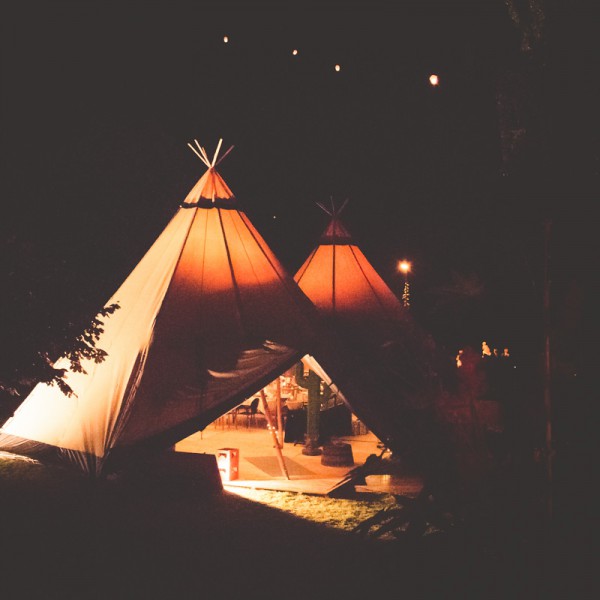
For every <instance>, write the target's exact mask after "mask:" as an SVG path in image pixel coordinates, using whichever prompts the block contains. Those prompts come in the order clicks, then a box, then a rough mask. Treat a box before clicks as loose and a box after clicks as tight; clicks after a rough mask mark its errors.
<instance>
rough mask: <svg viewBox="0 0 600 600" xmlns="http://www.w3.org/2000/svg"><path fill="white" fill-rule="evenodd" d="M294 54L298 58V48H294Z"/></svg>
mask: <svg viewBox="0 0 600 600" xmlns="http://www.w3.org/2000/svg"><path fill="white" fill-rule="evenodd" d="M292 54H293V55H294V56H298V50H296V48H294V49H293V50H292Z"/></svg>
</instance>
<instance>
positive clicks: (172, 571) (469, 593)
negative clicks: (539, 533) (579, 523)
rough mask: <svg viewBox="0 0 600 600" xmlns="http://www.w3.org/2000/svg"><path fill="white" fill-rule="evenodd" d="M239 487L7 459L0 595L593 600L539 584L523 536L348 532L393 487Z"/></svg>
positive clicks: (49, 598) (2, 484) (538, 564)
mask: <svg viewBox="0 0 600 600" xmlns="http://www.w3.org/2000/svg"><path fill="white" fill-rule="evenodd" d="M244 494H245V495H244V497H242V496H239V495H236V494H233V493H228V492H223V493H222V494H206V493H198V492H197V491H195V490H194V489H193V488H192V487H190V486H186V485H184V484H182V485H175V484H174V483H173V481H172V480H171V481H169V482H166V483H165V481H161V480H155V481H151V480H148V481H141V482H137V484H136V485H125V484H122V483H121V484H114V483H112V484H111V483H107V484H105V485H97V486H94V485H91V484H90V482H89V481H88V480H86V479H83V478H81V477H78V476H75V475H74V474H73V473H72V472H71V471H68V470H66V469H61V468H58V467H54V466H48V465H41V464H38V463H35V462H32V461H27V460H16V459H14V460H9V459H7V458H6V457H4V458H2V457H0V536H1V539H2V546H1V547H2V550H1V551H0V552H1V554H0V594H1V595H2V597H6V598H15V599H19V600H20V599H27V600H29V599H37V598H40V599H42V598H43V599H44V600H54V599H57V600H67V599H71V598H72V599H74V600H75V599H76V600H87V599H88V598H89V599H93V600H100V599H102V600H104V599H106V600H119V599H121V598H122V599H124V600H136V599H138V598H140V599H141V598H143V599H146V598H148V599H151V598H165V599H167V598H168V599H170V598H176V597H177V598H200V597H208V598H211V600H215V599H216V600H218V599H227V600H228V599H231V600H237V599H241V598H246V597H250V598H254V597H260V598H262V599H271V598H273V599H280V598H285V599H286V600H294V599H298V600H299V599H302V600H305V599H307V598H310V599H311V600H320V599H322V598H323V599H325V598H328V599H329V598H341V597H343V598H344V600H352V599H354V598H356V599H358V598H360V599H364V598H366V597H368V598H375V597H381V596H384V595H385V596H386V597H389V596H392V597H399V596H401V595H402V596H405V595H414V596H416V597H418V598H425V599H428V598H436V599H437V598H440V599H443V598H449V597H461V598H469V599H470V598H473V599H474V600H476V599H479V598H486V600H487V599H490V600H491V599H498V600H504V599H509V598H520V597H544V598H559V597H578V598H586V596H581V595H579V596H573V595H572V594H571V595H569V593H570V592H572V591H573V587H572V586H573V585H574V583H578V584H579V585H581V582H580V581H579V580H578V581H577V582H573V581H569V582H568V584H569V586H571V587H569V588H567V589H565V588H561V587H559V586H557V587H550V586H548V585H547V584H546V585H544V582H545V581H546V580H547V575H546V574H545V573H544V568H545V566H546V563H544V561H543V560H541V559H540V560H539V561H538V560H537V557H536V556H534V557H533V560H532V559H531V557H527V556H525V554H524V553H523V547H522V545H521V546H519V545H518V544H512V540H514V539H516V538H515V536H512V537H510V540H511V544H509V545H506V546H505V547H492V546H485V545H483V546H482V545H477V546H470V545H469V540H468V539H466V538H464V537H463V538H460V537H457V538H452V537H444V536H425V538H424V539H423V540H422V541H421V543H418V544H412V545H410V544H406V543H395V542H390V541H378V540H372V539H361V538H360V537H359V536H357V535H356V534H354V533H352V530H353V529H354V527H355V526H356V525H357V524H359V523H360V522H362V521H363V520H365V519H367V518H369V517H370V516H372V515H373V514H375V513H376V512H378V511H379V510H381V509H382V508H385V507H387V506H390V505H391V503H393V501H394V498H393V497H391V496H388V495H385V494H377V495H373V496H368V497H363V496H359V497H357V498H352V499H342V498H340V499H337V498H336V499H333V498H322V497H316V496H309V495H302V494H291V493H284V492H267V491H258V490H247V491H246V492H245V493H244ZM507 523H508V525H509V526H510V523H509V522H507ZM507 533H509V532H507ZM505 537H506V539H509V536H508V535H507V536H505ZM555 571H556V572H557V573H558V572H559V570H558V569H556V570H555ZM548 581H549V580H548ZM542 591H543V595H541V594H542Z"/></svg>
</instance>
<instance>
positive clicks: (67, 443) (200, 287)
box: [0, 141, 316, 474]
mask: <svg viewBox="0 0 600 600" xmlns="http://www.w3.org/2000/svg"><path fill="white" fill-rule="evenodd" d="M195 143H196V148H194V146H191V144H190V146H191V148H192V149H193V150H194V151H195V152H196V154H197V155H198V156H199V158H200V159H201V160H202V161H203V162H204V163H205V164H206V166H207V168H208V170H207V171H206V172H205V173H204V175H203V176H202V177H201V178H200V180H199V181H198V182H197V183H196V185H195V186H194V187H193V188H192V190H191V191H190V193H189V194H188V196H187V197H186V198H185V200H184V201H183V203H182V204H181V205H180V207H179V209H178V210H177V211H176V213H175V215H174V216H173V218H172V219H171V221H170V222H169V223H168V225H167V226H166V228H165V229H164V230H163V232H162V233H161V234H160V235H159V236H158V238H157V239H156V241H155V242H154V244H153V245H152V247H151V248H150V249H149V250H148V252H147V253H146V254H145V256H144V257H143V258H142V259H141V261H140V262H139V264H138V265H137V266H136V267H135V268H134V270H133V271H132V272H131V274H130V275H129V276H128V277H127V279H126V280H125V282H124V283H123V284H122V286H121V287H120V288H119V289H118V290H117V292H116V293H115V294H114V296H113V297H112V298H110V300H109V301H108V303H107V306H108V305H110V304H114V303H116V304H117V305H118V306H119V309H118V310H117V311H116V312H115V313H114V314H112V315H111V316H110V317H108V318H107V320H106V321H105V324H104V332H103V333H102V334H101V337H100V339H99V340H98V342H97V344H98V347H100V348H102V349H103V350H105V351H106V352H107V353H108V355H107V357H106V359H105V360H104V361H103V362H101V363H98V364H96V363H94V362H93V361H90V360H87V361H85V360H84V361H82V365H83V367H84V372H74V371H73V370H71V369H70V366H69V364H70V363H69V361H68V360H66V359H64V358H62V359H59V360H58V361H57V363H56V364H55V366H56V367H57V368H63V369H66V382H67V383H68V385H69V386H70V387H71V389H72V390H73V392H74V393H73V394H72V395H71V396H66V395H65V394H63V392H62V391H61V390H60V389H59V388H58V387H56V386H52V385H47V384H44V383H40V384H38V385H37V386H36V387H35V388H34V389H33V390H32V392H31V393H30V394H29V396H28V397H27V398H26V399H25V400H24V402H23V403H22V404H21V406H20V407H19V408H18V409H17V410H16V411H15V414H14V415H13V416H12V417H11V418H10V419H9V420H8V421H7V422H6V423H5V424H4V425H3V427H2V428H1V429H0V449H4V450H9V451H12V452H19V453H22V454H26V455H32V456H40V457H43V456H56V455H58V456H59V457H60V458H61V459H66V460H67V461H68V462H71V463H75V464H77V465H78V466H79V467H80V468H81V469H82V470H84V471H86V472H89V473H91V474H100V473H102V472H104V471H105V470H106V469H107V466H108V465H111V461H112V463H113V464H117V463H118V462H119V460H120V459H122V458H123V457H126V456H128V455H131V454H135V453H136V452H137V451H138V450H139V449H146V448H154V447H168V446H169V445H172V444H173V443H175V442H176V441H178V440H180V439H182V438H184V437H186V436H187V435H190V434H191V433H193V432H194V431H197V430H199V429H202V428H203V427H205V426H206V425H207V424H209V423H211V422H212V421H213V420H214V419H215V418H217V417H218V416H220V415H222V414H224V413H225V412H227V411H228V410H229V409H231V408H232V407H233V406H235V405H236V404H238V403H239V402H241V401H242V400H243V399H244V398H245V397H247V396H249V395H250V394H252V393H255V392H256V391H258V390H260V389H261V388H262V387H263V386H264V385H266V384H267V383H268V382H269V381H271V380H272V379H273V378H274V377H276V376H277V375H279V374H280V373H282V372H283V371H284V370H285V369H288V368H289V367H291V366H292V365H293V364H294V363H295V362H297V361H298V360H299V359H300V358H301V357H302V356H303V354H304V353H305V352H306V351H307V350H308V349H309V348H310V347H311V345H312V343H313V342H312V341H311V340H314V336H315V331H316V330H315V327H314V322H315V317H316V311H315V309H314V306H313V305H312V304H311V303H310V301H309V300H308V299H307V298H306V296H305V295H304V294H303V293H302V292H301V291H300V289H299V288H298V286H297V285H296V283H295V282H294V281H293V279H292V277H291V276H290V275H288V274H287V272H286V271H285V270H284V268H283V267H282V266H281V264H280V263H279V261H278V260H277V258H276V257H275V256H274V254H273V252H272V251H271V250H270V249H269V247H268V246H267V244H266V243H265V241H264V240H263V238H262V237H261V236H260V234H259V233H258V232H257V230H256V229H255V228H254V226H253V225H252V223H251V222H250V220H249V219H248V217H247V216H246V214H245V213H244V212H243V210H242V209H241V208H240V206H239V205H238V202H237V201H236V198H235V197H234V195H233V193H232V192H231V190H230V189H229V187H228V186H227V184H226V183H225V182H224V181H223V179H222V178H221V176H220V175H219V173H218V172H217V170H216V167H217V165H218V163H219V162H220V161H221V160H222V159H223V158H224V156H223V157H221V159H220V160H217V159H218V153H219V149H220V146H221V142H219V146H218V147H217V150H216V152H215V155H214V158H213V159H212V161H211V160H209V158H208V156H207V154H206V151H205V150H204V149H203V148H202V147H201V146H200V145H199V144H198V142H197V141H195ZM230 150H231V148H230V149H229V150H228V151H227V153H228V152H229V151H230ZM227 153H226V154H227Z"/></svg>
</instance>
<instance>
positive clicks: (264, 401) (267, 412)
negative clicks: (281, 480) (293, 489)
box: [260, 390, 290, 480]
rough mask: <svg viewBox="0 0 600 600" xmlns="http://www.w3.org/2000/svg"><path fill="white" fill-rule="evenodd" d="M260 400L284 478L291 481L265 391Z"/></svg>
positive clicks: (261, 391)
mask: <svg viewBox="0 0 600 600" xmlns="http://www.w3.org/2000/svg"><path fill="white" fill-rule="evenodd" d="M260 398H261V400H262V404H263V410H264V411H265V417H267V422H268V423H269V431H270V432H271V437H272V438H273V441H274V442H275V449H276V451H277V460H278V462H279V466H280V468H281V472H282V473H283V476H284V477H285V478H286V479H288V480H289V478H290V476H289V474H288V471H287V468H286V466H285V461H284V460H283V454H282V452H281V447H280V446H279V440H278V439H277V434H276V433H275V427H274V425H273V419H272V418H271V411H270V410H269V405H268V404H267V397H266V396H265V390H260Z"/></svg>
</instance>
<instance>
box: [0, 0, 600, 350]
mask: <svg viewBox="0 0 600 600" xmlns="http://www.w3.org/2000/svg"><path fill="white" fill-rule="evenodd" d="M123 4H124V3H123ZM225 5H226V4H221V6H225ZM248 5H254V6H255V8H247V6H248ZM548 5H549V6H550V8H553V7H554V5H553V4H551V3H549V4H548ZM211 6H219V3H215V4H211V3H196V4H194V3H185V4H183V3H166V2H165V3H151V5H150V6H148V5H146V4H145V3H131V4H130V3H128V4H127V7H124V6H122V5H121V3H114V4H111V3H78V2H53V3H44V4H41V3H39V4H38V3H28V2H13V3H12V6H9V8H8V9H6V8H5V9H4V11H3V15H2V76H1V83H2V92H1V97H2V142H1V143H2V167H3V176H2V213H3V215H4V217H3V220H2V236H3V240H6V239H9V238H12V237H14V236H17V238H18V239H19V240H28V241H29V243H31V244H33V246H34V248H36V249H37V251H38V252H42V253H43V254H44V255H45V256H52V257H53V258H55V259H56V260H59V261H62V262H63V264H64V265H65V270H66V272H68V273H69V277H68V281H66V282H61V290H60V291H58V290H56V294H62V295H61V298H63V299H64V297H65V295H66V297H67V298H69V295H68V294H69V293H71V292H72V295H71V296H70V297H71V300H72V301H73V303H75V299H76V298H75V296H83V297H84V299H85V300H86V301H87V302H91V303H95V304H97V305H98V306H99V305H101V304H103V303H104V302H105V301H106V300H107V299H108V298H109V297H110V296H111V295H112V293H113V292H114V291H115V290H116V288H117V287H118V286H119V284H120V283H121V282H122V280H123V279H124V277H126V276H127V274H128V273H129V272H130V270H131V269H132V268H133V266H134V265H135V264H136V263H137V262H138V260H139V259H140V258H141V256H142V255H143V254H144V252H145V251H146V250H147V249H148V247H149V246H150V244H151V243H152V241H153V240H154V238H155V237H156V236H157V234H158V233H159V232H160V231H161V230H162V229H163V228H164V226H165V225H166V223H167V222H168V220H169V218H170V217H171V216H172V215H173V214H174V212H175V211H176V209H177V207H178V203H179V202H180V201H181V200H183V199H184V198H185V196H186V194H187V192H188V191H189V189H190V188H191V187H192V186H193V184H194V183H195V181H196V180H197V179H198V178H199V177H200V176H201V175H202V173H203V172H204V170H205V169H204V166H203V165H202V163H201V162H200V161H199V160H198V158H197V157H196V156H195V155H194V154H193V153H192V152H191V150H190V149H189V148H188V147H187V143H188V142H191V141H192V140H193V139H194V138H196V139H198V141H199V142H200V144H202V145H203V146H204V147H205V148H206V149H207V151H208V153H209V155H212V153H213V152H214V149H215V148H216V145H217V143H218V140H219V138H223V148H224V149H226V148H228V147H229V146H230V145H234V146H235V149H234V150H233V151H232V153H231V154H230V155H229V156H228V157H227V158H226V159H225V161H224V162H223V163H222V164H221V167H220V172H221V174H222V175H223V177H224V179H225V181H226V182H227V183H228V185H229V186H230V187H231V189H232V190H233V192H234V193H235V195H236V196H237V197H238V199H239V200H240V201H241V203H242V205H243V206H244V208H245V210H246V212H247V214H248V215H249V217H250V219H251V220H252V222H253V223H254V225H255V226H256V227H257V229H258V230H259V231H260V232H261V234H262V235H263V237H264V238H265V239H266V240H267V242H268V243H269V245H270V246H271V247H272V248H273V250H274V251H275V252H276V254H277V255H278V256H279V258H280V259H281V261H282V262H283V263H284V265H285V266H286V267H287V268H288V270H289V271H290V273H291V274H293V273H295V271H296V270H297V268H298V267H299V266H300V265H301V264H302V262H303V261H304V259H305V258H306V256H307V255H308V253H309V252H310V251H311V249H312V248H313V247H314V245H315V244H316V243H317V240H318V236H319V235H320V233H321V231H322V230H323V229H324V228H325V226H326V224H327V216H326V215H325V214H324V213H323V212H322V211H321V210H320V209H319V208H318V207H317V206H316V203H317V202H320V203H324V204H329V203H330V201H331V199H333V201H335V202H336V203H337V204H341V203H342V202H343V201H344V200H345V199H349V203H348V205H347V207H346V209H345V211H344V214H343V217H344V222H345V224H346V225H347V227H348V228H349V229H350V231H351V232H352V233H353V234H354V237H355V239H356V241H357V243H358V244H359V245H360V247H361V249H362V250H363V252H364V253H365V254H366V256H367V258H369V260H370V261H371V262H372V263H373V265H374V266H375V268H376V269H377V270H378V271H379V273H380V274H381V275H382V277H383V278H384V279H385V280H386V281H387V282H388V284H389V285H390V286H391V287H392V288H393V289H394V290H395V291H397V292H398V293H400V290H401V284H402V281H401V278H400V277H399V275H398V274H397V273H396V271H395V266H396V263H397V261H398V260H399V259H401V258H407V259H409V260H411V261H412V262H413V269H414V270H413V273H412V274H411V275H410V278H411V279H410V281H411V284H412V287H411V291H412V309H413V310H414V312H415V314H416V315H417V316H418V317H419V318H420V319H421V320H422V322H423V324H424V326H425V327H426V328H428V329H429V330H431V331H432V332H433V334H434V336H435V337H436V338H438V339H439V340H440V343H443V344H446V345H447V346H448V347H449V350H450V351H452V352H453V351H455V350H456V349H457V348H458V347H460V346H461V345H463V344H466V343H472V344H477V343H480V342H481V340H483V339H488V340H489V341H490V343H491V344H492V345H498V346H510V347H512V348H515V350H516V351H517V352H518V351H519V348H521V351H522V352H523V353H525V352H532V351H533V352H534V353H535V351H536V349H537V348H538V345H539V344H541V339H540V337H539V333H540V329H539V312H540V307H541V281H542V279H541V273H542V264H543V263H542V257H543V250H542V236H541V223H542V220H543V217H544V216H547V215H550V216H551V217H552V218H553V219H554V220H555V229H554V238H553V242H552V243H553V247H552V258H553V261H554V262H553V263H552V268H553V285H554V286H555V288H554V289H555V292H554V293H555V295H556V302H557V303H558V307H559V308H558V309H557V315H558V316H557V318H565V319H567V318H568V315H567V316H565V315H563V312H564V311H562V312H561V310H560V307H564V306H565V305H567V304H569V302H571V301H572V302H575V303H577V302H579V305H578V306H579V308H576V309H574V311H573V314H574V315H575V316H574V317H573V318H574V319H575V320H576V324H575V325H574V328H575V330H579V329H578V328H580V327H581V325H580V324H579V323H580V321H581V315H582V314H583V315H584V316H585V315H586V313H585V310H587V309H586V308H585V307H584V308H580V307H581V306H582V305H584V304H585V302H586V301H585V298H586V294H587V293H588V287H589V286H590V283H589V280H588V269H590V266H591V262H592V261H591V257H592V256H593V255H594V252H595V255H596V256H597V245H596V242H595V239H594V235H593V229H594V226H593V219H592V217H591V212H590V211H591V210H592V208H593V206H594V204H596V203H597V201H598V195H597V190H598V170H599V159H598V130H599V127H598V116H597V114H596V113H597V106H596V104H598V105H600V102H599V100H600V94H599V93H598V83H597V81H596V78H597V77H598V73H599V69H598V59H599V53H598V42H597V41H596V38H597V34H596V32H595V31H594V27H593V23H594V19H593V18H591V14H588V13H586V12H585V11H582V12H577V11H576V10H575V9H571V11H570V13H569V14H560V13H558V12H557V11H556V10H554V11H552V10H551V11H549V18H548V23H549V25H548V27H549V29H548V39H549V51H548V64H547V67H546V78H545V88H544V90H543V94H542V97H543V98H544V116H545V121H544V122H545V123H550V124H551V127H550V129H549V130H548V129H546V135H547V137H546V139H545V142H544V143H545V147H546V148H549V149H550V151H549V152H548V155H549V156H550V158H549V159H548V160H547V162H546V163H545V168H542V169H540V170H539V180H540V185H539V188H537V191H536V193H535V194H533V197H532V195H531V193H530V194H529V196H528V197H526V196H527V195H526V194H524V193H523V191H522V187H521V186H520V183H519V182H520V179H519V178H518V177H515V176H514V175H513V173H512V172H511V171H510V169H507V165H506V164H503V161H502V155H501V148H500V137H499V123H498V107H497V96H496V92H497V84H498V79H499V76H500V75H501V74H502V73H503V72H505V71H506V70H507V69H510V68H511V67H512V65H513V64H514V62H515V61H516V60H517V57H518V55H519V38H518V35H517V32H516V30H515V27H514V25H513V24H512V23H511V21H510V18H509V15H508V12H507V9H506V6H505V3H504V2H502V1H501V0H497V1H491V0H490V1H480V2H472V3H460V2H458V3H455V2H452V3H442V2H428V1H423V2H419V3H410V2H407V3H402V8H401V9H400V8H397V9H394V10H391V9H387V10H386V9H383V8H377V7H378V6H380V5H379V4H378V3H364V4H362V5H356V6H357V7H356V8H352V6H354V5H352V4H345V5H343V6H344V8H341V9H339V10H333V9H332V10H327V11H326V10H323V9H321V10H315V9H313V10H309V9H305V10H302V11H300V10H298V11H296V12H289V11H284V10H281V9H269V8H268V7H269V5H268V4H264V3H263V4H260V3H252V2H248V3H244V4H241V5H240V6H246V8H239V7H238V8H236V7H235V6H232V7H231V8H228V9H222V8H221V9H217V8H211ZM256 6H258V8H256ZM272 6H277V4H273V5H272ZM361 6H362V8H361ZM369 6H372V7H375V8H365V7H369ZM381 6H383V5H381ZM550 17H552V18H550ZM225 35H227V36H229V43H227V44H225V43H224V42H223V36H225ZM294 48H297V49H298V55H297V56H293V55H292V50H293V49H294ZM335 64H340V66H341V70H340V71H339V72H336V71H335V70H334V65H335ZM431 73H436V74H438V75H439V77H440V85H439V86H438V87H436V88H434V87H432V86H431V85H430V84H429V82H428V77H429V75H430V74H431ZM548 131H549V133H548ZM557 173H560V176H557ZM528 189H529V190H530V189H531V188H528ZM595 249H596V250H595ZM594 269H595V267H594ZM459 284H460V285H459ZM586 286H588V287H586ZM592 288H593V286H592ZM593 289H595V288H593ZM75 290H76V291H75ZM457 290H460V291H461V293H458V292H457ZM557 290H558V291H557ZM582 290H583V291H582ZM45 293H48V294H50V295H52V294H53V293H54V292H52V288H51V287H49V288H48V290H46V292H45ZM465 293H466V296H465ZM471 293H472V294H475V295H476V296H477V301H474V299H473V298H474V297H473V296H470V295H469V294H471ZM461 294H462V296H461ZM461 297H462V300H463V301H462V303H461V301H460V299H461ZM573 298H575V299H574V300H573ZM582 298H584V299H582ZM48 302H52V298H50V297H49V298H48ZM69 308H70V300H67V301H66V304H64V305H62V309H64V310H65V311H68V310H69ZM582 311H583V312H582ZM559 313H560V314H559ZM561 315H562V316H561Z"/></svg>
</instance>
